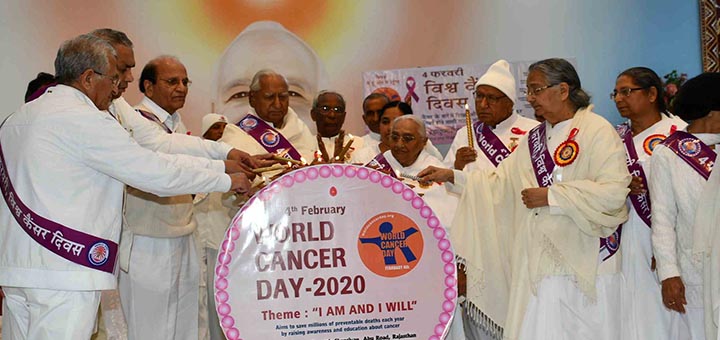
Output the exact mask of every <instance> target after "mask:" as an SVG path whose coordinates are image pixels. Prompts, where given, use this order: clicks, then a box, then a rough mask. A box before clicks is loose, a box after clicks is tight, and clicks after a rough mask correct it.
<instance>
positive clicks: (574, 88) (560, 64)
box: [528, 58, 590, 110]
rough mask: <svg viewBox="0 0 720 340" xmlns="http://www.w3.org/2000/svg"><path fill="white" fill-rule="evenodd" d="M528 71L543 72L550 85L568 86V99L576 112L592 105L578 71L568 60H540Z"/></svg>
mask: <svg viewBox="0 0 720 340" xmlns="http://www.w3.org/2000/svg"><path fill="white" fill-rule="evenodd" d="M528 71H529V72H532V71H538V72H541V73H542V74H544V75H545V78H547V81H548V84H550V85H557V84H560V83H566V84H568V86H569V87H570V95H569V97H568V98H569V99H570V102H571V103H572V104H573V105H574V106H575V109H576V110H577V109H580V108H583V107H586V106H588V105H590V95H589V94H588V93H587V92H585V90H583V88H582V85H581V84H580V77H579V76H578V74H577V71H575V68H574V67H573V66H572V64H570V63H569V62H568V61H567V60H565V59H560V58H551V59H545V60H540V61H538V62H536V63H533V64H532V65H530V68H529V70H528Z"/></svg>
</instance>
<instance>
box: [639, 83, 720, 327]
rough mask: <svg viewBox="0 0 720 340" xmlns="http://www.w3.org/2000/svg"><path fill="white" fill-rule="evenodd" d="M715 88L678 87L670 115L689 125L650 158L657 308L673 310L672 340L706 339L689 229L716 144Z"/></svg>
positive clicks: (699, 272) (699, 261)
mask: <svg viewBox="0 0 720 340" xmlns="http://www.w3.org/2000/svg"><path fill="white" fill-rule="evenodd" d="M718 84H720V74H718V73H705V74H701V75H699V76H697V77H695V78H693V79H690V80H688V81H687V82H686V83H685V85H683V87H682V88H681V89H680V91H679V92H678V95H677V98H676V101H675V111H676V113H677V114H678V116H680V118H682V119H684V120H686V121H688V122H690V123H689V125H688V126H687V127H686V128H685V131H677V132H675V133H674V134H672V135H671V136H669V137H668V138H667V139H665V140H664V141H663V142H662V143H661V144H659V145H658V146H657V147H656V148H655V151H654V152H653V156H652V157H651V159H650V170H651V171H650V178H649V186H650V191H651V192H658V193H660V192H661V193H662V194H658V195H654V196H653V201H652V202H653V214H652V226H653V229H652V245H653V250H654V251H655V258H656V259H657V270H658V276H659V278H660V280H661V281H662V298H663V303H664V304H665V306H666V307H667V308H668V309H671V310H673V311H674V313H673V314H672V316H671V325H672V328H671V332H672V334H671V338H673V339H674V338H680V339H693V340H698V339H699V340H702V339H706V336H705V325H704V321H705V320H704V317H705V315H704V314H705V311H704V308H705V307H704V303H703V289H704V282H703V281H704V280H703V257H702V256H697V255H696V254H695V253H694V251H693V248H694V231H693V228H694V225H695V217H696V216H697V209H698V206H699V203H700V202H699V199H700V196H701V193H702V191H703V188H704V187H705V186H706V185H707V180H708V178H709V176H710V174H711V172H712V170H713V165H714V163H715V161H716V157H717V154H716V151H715V150H713V149H716V146H717V144H718V143H720V138H718V133H720V101H718V99H717V96H715V92H714V91H715V90H717V89H718V88H719V86H718ZM715 225H716V226H717V222H716V223H715ZM716 270H717V268H716ZM711 335H714V334H711ZM710 339H712V338H710Z"/></svg>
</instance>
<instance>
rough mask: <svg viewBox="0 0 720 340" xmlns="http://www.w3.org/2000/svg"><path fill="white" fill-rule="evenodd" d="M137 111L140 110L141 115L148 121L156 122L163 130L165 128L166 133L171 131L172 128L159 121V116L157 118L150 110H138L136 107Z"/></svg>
mask: <svg viewBox="0 0 720 340" xmlns="http://www.w3.org/2000/svg"><path fill="white" fill-rule="evenodd" d="M137 112H140V115H141V116H143V117H145V119H147V120H149V121H151V122H153V123H155V124H157V125H160V127H161V128H163V130H165V132H167V133H173V132H172V130H170V128H169V127H167V125H165V124H163V122H162V121H160V118H158V117H157V116H156V115H154V114H153V113H152V112H147V111H145V110H140V109H137Z"/></svg>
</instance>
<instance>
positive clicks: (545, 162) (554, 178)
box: [419, 59, 630, 339]
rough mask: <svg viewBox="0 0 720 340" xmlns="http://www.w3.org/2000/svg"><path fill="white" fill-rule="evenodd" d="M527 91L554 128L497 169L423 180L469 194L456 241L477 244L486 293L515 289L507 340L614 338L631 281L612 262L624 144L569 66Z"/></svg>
mask: <svg viewBox="0 0 720 340" xmlns="http://www.w3.org/2000/svg"><path fill="white" fill-rule="evenodd" d="M527 86H528V101H529V102H530V104H531V105H532V107H533V108H534V109H535V113H536V115H538V116H540V117H543V118H544V119H545V122H544V123H542V124H540V125H538V126H537V127H536V128H533V129H532V130H531V131H530V132H528V134H527V135H526V136H525V137H523V139H522V140H520V142H519V145H518V148H517V149H516V150H515V152H513V153H512V154H510V156H509V157H508V158H506V159H505V160H504V161H503V162H502V163H500V164H499V165H498V167H497V168H496V169H488V170H480V171H474V172H472V173H464V172H462V171H458V170H450V169H441V168H437V167H429V168H427V169H425V170H423V171H421V172H420V173H419V176H420V177H421V178H420V181H421V183H428V182H445V183H446V184H447V186H448V189H449V190H452V191H454V192H457V193H460V194H461V195H462V196H461V199H460V205H459V207H458V212H457V214H456V216H455V220H454V222H453V228H452V233H451V239H452V240H453V242H456V241H458V240H462V239H466V240H467V239H471V240H474V241H475V244H476V245H477V246H476V249H475V250H474V251H473V252H470V253H466V254H465V256H466V258H465V260H466V266H467V271H468V276H470V273H471V272H474V274H475V275H477V276H480V277H485V278H486V279H485V282H480V283H479V284H480V285H481V286H482V285H488V284H491V283H492V281H493V280H494V278H495V277H501V276H502V277H504V278H505V279H506V280H507V281H508V282H509V283H510V285H509V296H508V297H507V301H498V304H503V303H505V304H506V305H505V306H506V308H507V314H506V318H505V324H504V330H503V332H498V333H502V334H498V333H496V337H497V338H498V339H499V338H502V339H615V338H617V337H618V336H619V335H620V334H619V329H620V321H621V318H620V311H619V309H618V308H619V303H620V301H619V298H620V294H619V290H620V284H621V282H622V276H621V274H620V273H619V266H617V265H616V264H615V263H612V262H611V264H609V265H606V264H604V263H606V262H607V261H608V260H610V259H612V258H613V254H615V252H616V251H617V247H618V244H617V235H616V229H617V227H618V225H619V224H620V223H622V222H624V221H625V220H626V219H627V207H626V206H625V197H626V196H627V193H628V188H627V186H628V184H629V183H630V175H629V173H628V170H627V168H626V166H625V153H624V150H623V146H622V143H621V142H620V139H619V138H618V136H617V133H616V132H615V129H613V127H612V126H611V125H610V124H609V123H608V122H607V121H606V120H605V119H604V118H602V117H601V116H599V115H597V114H595V113H594V112H592V106H591V105H590V97H589V96H588V94H587V93H586V92H585V91H584V90H583V89H582V86H581V83H580V79H579V77H578V75H577V72H576V71H575V69H574V68H573V66H572V65H571V64H570V63H568V62H567V61H566V60H563V59H547V60H542V61H539V62H536V63H534V64H532V65H531V66H530V69H529V74H528V78H527ZM490 245H492V246H490ZM599 245H601V246H599ZM493 251H499V252H501V255H500V256H498V255H497V254H493V253H492V252H493ZM614 261H617V260H614ZM468 289H470V287H468ZM479 290H480V291H481V292H482V291H483V289H482V287H480V288H479ZM484 298H486V299H488V300H491V299H496V298H497V297H495V296H485V297H484Z"/></svg>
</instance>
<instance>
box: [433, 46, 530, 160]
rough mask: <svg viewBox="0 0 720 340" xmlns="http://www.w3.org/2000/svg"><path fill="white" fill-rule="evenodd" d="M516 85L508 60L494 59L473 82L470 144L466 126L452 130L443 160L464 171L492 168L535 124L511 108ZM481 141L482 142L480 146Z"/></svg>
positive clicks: (513, 102) (514, 97) (515, 98)
mask: <svg viewBox="0 0 720 340" xmlns="http://www.w3.org/2000/svg"><path fill="white" fill-rule="evenodd" d="M516 88H517V85H516V83H515V77H514V76H513V75H512V72H510V64H509V63H508V62H507V61H505V60H502V59H501V60H498V61H497V62H495V63H494V64H492V65H491V66H490V68H489V69H488V70H487V72H485V74H483V75H482V76H481V77H480V79H478V81H477V82H476V83H475V92H474V96H475V112H476V115H477V122H476V123H475V124H473V126H472V130H473V145H471V146H469V147H468V135H467V128H466V127H463V128H461V129H460V130H458V131H457V133H456V134H455V139H453V142H452V144H451V145H450V149H449V150H448V153H447V155H446V156H445V159H444V160H443V162H444V163H445V165H446V166H447V167H451V168H455V169H458V170H464V171H473V170H479V169H492V168H496V167H497V165H498V164H499V163H500V161H502V159H504V158H505V157H507V156H508V155H510V153H511V152H512V151H513V150H515V148H516V147H517V146H518V143H519V142H520V138H522V137H523V136H524V135H525V134H527V132H528V131H530V129H532V128H534V127H535V126H536V125H538V124H539V122H538V121H537V120H534V119H530V118H526V117H523V116H521V115H519V114H517V113H515V111H514V110H513V105H514V104H515V103H516V102H517V96H516V94H515V92H516ZM480 144H482V146H480Z"/></svg>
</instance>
